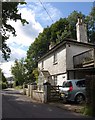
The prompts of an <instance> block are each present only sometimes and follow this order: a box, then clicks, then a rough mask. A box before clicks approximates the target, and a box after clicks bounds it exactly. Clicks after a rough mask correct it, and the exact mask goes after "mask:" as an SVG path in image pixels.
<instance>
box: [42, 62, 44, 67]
mask: <svg viewBox="0 0 95 120" xmlns="http://www.w3.org/2000/svg"><path fill="white" fill-rule="evenodd" d="M42 69H44V61H42Z"/></svg>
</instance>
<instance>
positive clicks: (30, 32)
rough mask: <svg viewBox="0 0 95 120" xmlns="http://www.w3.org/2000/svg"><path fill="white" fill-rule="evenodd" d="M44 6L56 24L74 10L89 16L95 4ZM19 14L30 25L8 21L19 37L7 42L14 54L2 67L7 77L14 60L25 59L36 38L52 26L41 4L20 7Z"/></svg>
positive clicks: (63, 3)
mask: <svg viewBox="0 0 95 120" xmlns="http://www.w3.org/2000/svg"><path fill="white" fill-rule="evenodd" d="M43 5H44V7H45V8H46V10H47V11H48V13H49V15H50V16H51V18H52V20H53V21H54V22H56V21H57V20H59V19H60V18H64V17H67V16H68V15H70V13H72V12H73V11H74V10H76V11H78V12H80V11H81V12H82V13H83V14H85V15H88V14H89V13H90V11H91V8H92V6H93V3H92V2H81V3H79V2H77V3H75V2H71V3H70V2H60V3H59V2H46V3H43ZM19 12H20V13H21V14H22V18H25V19H26V20H27V21H28V22H29V24H28V25H25V26H22V24H21V23H20V21H18V22H14V21H8V22H9V23H10V24H11V25H12V26H13V27H14V28H15V30H16V33H17V37H13V36H12V35H11V36H10V39H9V40H8V41H7V44H8V46H9V47H10V48H11V51H12V53H11V56H10V59H9V62H6V61H4V62H3V63H2V65H1V68H2V69H3V72H4V73H5V76H6V77H8V76H10V75H11V72H10V67H11V65H13V64H14V60H15V59H21V58H22V57H24V58H25V57H26V52H27V50H28V48H29V46H30V45H31V43H33V41H34V40H35V38H36V37H38V35H39V33H40V32H42V31H43V29H44V28H45V27H47V26H50V25H51V24H52V21H51V19H50V18H49V16H48V15H47V13H46V11H45V10H44V8H43V7H42V5H41V4H40V2H37V3H36V2H29V3H27V5H23V6H19ZM2 61H3V60H2ZM6 68H7V69H6Z"/></svg>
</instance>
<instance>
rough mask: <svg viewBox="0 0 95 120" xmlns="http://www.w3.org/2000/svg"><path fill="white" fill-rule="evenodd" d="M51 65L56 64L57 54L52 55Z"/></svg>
mask: <svg viewBox="0 0 95 120" xmlns="http://www.w3.org/2000/svg"><path fill="white" fill-rule="evenodd" d="M53 63H57V53H54V58H53Z"/></svg>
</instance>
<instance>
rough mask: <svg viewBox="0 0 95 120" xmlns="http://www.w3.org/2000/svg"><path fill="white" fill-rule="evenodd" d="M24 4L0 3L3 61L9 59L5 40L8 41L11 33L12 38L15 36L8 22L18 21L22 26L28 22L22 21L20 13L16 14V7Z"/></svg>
mask: <svg viewBox="0 0 95 120" xmlns="http://www.w3.org/2000/svg"><path fill="white" fill-rule="evenodd" d="M0 4H1V2H0ZM19 4H21V5H23V4H26V3H25V2H2V18H1V19H0V22H1V21H2V25H1V31H0V34H1V36H2V42H0V50H2V56H3V58H4V59H5V60H7V59H8V58H9V57H10V53H11V49H10V48H9V47H8V46H7V44H6V40H8V39H9V34H7V33H8V32H9V33H12V34H13V36H16V31H15V28H14V27H12V26H11V25H10V24H8V20H13V21H15V22H16V21H17V20H20V21H21V23H22V24H23V25H24V24H25V23H27V24H28V22H27V21H26V20H25V19H22V17H21V13H18V5H19Z"/></svg>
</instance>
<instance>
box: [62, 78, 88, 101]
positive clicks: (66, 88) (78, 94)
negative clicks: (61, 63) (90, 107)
mask: <svg viewBox="0 0 95 120" xmlns="http://www.w3.org/2000/svg"><path fill="white" fill-rule="evenodd" d="M60 93H61V97H62V98H64V99H66V100H67V101H75V102H76V103H83V102H84V101H85V95H86V91H85V79H73V80H67V81H64V82H63V86H62V87H60Z"/></svg>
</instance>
